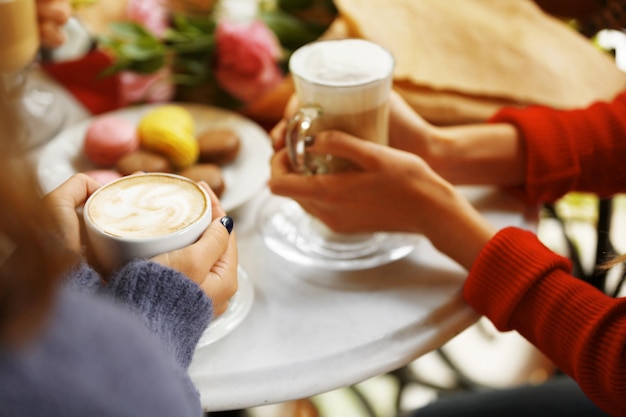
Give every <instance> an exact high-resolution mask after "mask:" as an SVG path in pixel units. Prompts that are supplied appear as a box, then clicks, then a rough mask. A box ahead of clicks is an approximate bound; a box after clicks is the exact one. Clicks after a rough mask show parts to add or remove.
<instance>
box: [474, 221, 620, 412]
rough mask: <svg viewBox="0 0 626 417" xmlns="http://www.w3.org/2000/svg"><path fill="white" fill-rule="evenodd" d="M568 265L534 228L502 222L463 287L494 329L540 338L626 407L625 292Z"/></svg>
mask: <svg viewBox="0 0 626 417" xmlns="http://www.w3.org/2000/svg"><path fill="white" fill-rule="evenodd" d="M569 270H570V262H569V261H568V260H567V259H566V258H563V257H561V256H559V255H557V254H555V253H554V252H552V251H551V250H550V249H548V248H546V247H545V246H544V245H543V244H542V243H541V242H540V241H539V240H538V239H537V237H536V236H535V235H534V234H533V233H530V232H527V231H523V230H521V229H516V228H506V229H503V230H501V231H500V232H498V234H496V236H495V237H494V238H493V239H492V240H491V241H490V242H489V243H488V244H487V245H486V246H485V248H484V249H483V251H482V252H481V254H480V255H479V257H478V259H477V260H476V262H475V263H474V265H473V267H472V269H471V271H470V273H469V277H468V279H467V281H466V283H465V286H464V289H463V295H464V297H465V300H466V301H467V302H468V303H469V304H470V305H471V306H472V307H473V308H474V309H476V310H477V311H478V312H479V313H481V314H484V315H485V316H487V317H488V318H489V319H490V320H491V321H492V322H493V323H494V324H495V326H496V327H497V328H498V329H499V330H501V331H507V330H517V331H518V332H519V333H520V334H521V335H522V336H524V337H525V338H526V339H527V340H529V341H530V342H531V343H533V344H534V345H535V346H537V347H538V348H539V349H540V350H541V351H542V352H543V353H545V354H546V355H547V356H548V357H549V358H550V359H551V360H553V361H554V363H555V364H556V365H557V366H558V367H559V368H560V369H561V370H563V372H566V373H567V374H569V375H570V376H572V377H573V378H574V379H575V380H576V381H577V382H578V383H579V385H580V386H581V388H582V389H583V391H584V392H585V393H586V394H587V396H588V397H589V398H590V399H591V400H592V401H594V402H595V403H596V404H597V405H598V406H599V407H601V408H603V409H604V410H605V411H607V412H608V413H610V414H611V415H620V416H623V415H626V357H625V355H626V299H624V298H612V297H609V296H607V295H605V294H604V293H602V292H601V291H599V290H597V289H596V288H594V287H593V286H591V285H589V284H587V283H585V282H584V281H581V280H579V279H577V278H575V277H573V276H571V275H570V272H569Z"/></svg>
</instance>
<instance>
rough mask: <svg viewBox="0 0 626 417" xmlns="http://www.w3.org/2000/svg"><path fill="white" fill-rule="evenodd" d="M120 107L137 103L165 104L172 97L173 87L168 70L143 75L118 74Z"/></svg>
mask: <svg viewBox="0 0 626 417" xmlns="http://www.w3.org/2000/svg"><path fill="white" fill-rule="evenodd" d="M119 76H120V84H121V87H120V95H121V101H122V105H124V106H127V105H130V104H137V103H165V102H168V101H170V100H171V99H172V97H173V96H174V86H173V85H172V82H171V81H170V79H169V76H170V72H169V70H168V69H165V68H164V69H161V70H159V71H157V72H156V73H154V74H150V75H144V74H137V73H134V72H130V71H123V72H120V75H119Z"/></svg>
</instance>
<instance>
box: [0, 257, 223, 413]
mask: <svg viewBox="0 0 626 417" xmlns="http://www.w3.org/2000/svg"><path fill="white" fill-rule="evenodd" d="M211 316H212V305H211V300H210V299H209V298H207V297H206V295H204V293H203V292H202V291H201V290H200V289H199V288H198V286H197V285H195V284H194V283H193V282H191V281H190V280H189V279H188V278H186V277H185V276H184V275H182V274H180V273H178V272H176V271H174V270H172V269H169V268H166V267H164V266H161V265H159V264H156V263H153V262H149V261H135V262H132V263H130V264H129V265H127V266H126V267H124V268H123V269H121V270H120V271H118V272H117V273H116V274H115V275H114V276H113V277H111V279H110V281H109V283H108V284H107V285H102V284H101V280H100V277H99V276H98V275H97V273H96V272H95V271H94V270H92V269H91V268H89V267H88V266H87V265H85V264H83V265H81V266H80V267H78V268H77V269H76V270H74V271H72V273H71V274H70V279H69V281H68V283H67V285H66V286H64V287H63V288H62V289H61V290H60V292H59V294H58V297H57V304H56V307H55V309H54V311H53V312H52V314H51V315H50V318H49V321H48V323H47V325H46V327H45V328H44V329H43V331H42V332H41V333H40V335H39V336H38V338H37V339H36V340H34V341H33V342H32V343H31V344H29V345H28V346H26V347H25V348H22V349H20V350H19V351H12V350H7V349H6V348H3V347H0V416H2V417H4V416H7V417H9V416H10V417H21V416H24V417H26V416H28V417H37V416H46V417H57V416H59V417H60V416H64V417H74V416H77V417H78V416H80V417H100V416H102V417H104V416H111V417H124V416H137V417H159V416H163V417H186V416H195V417H198V416H201V415H202V410H201V407H200V401H199V395H198V392H197V391H196V389H195V388H194V386H193V385H192V383H191V380H190V379H189V376H188V374H187V368H188V366H189V363H190V362H191V358H192V355H193V351H194V348H195V345H196V343H197V342H198V340H199V338H200V336H201V334H202V332H203V331H204V329H205V328H206V326H207V325H208V323H209V320H210V317H211Z"/></svg>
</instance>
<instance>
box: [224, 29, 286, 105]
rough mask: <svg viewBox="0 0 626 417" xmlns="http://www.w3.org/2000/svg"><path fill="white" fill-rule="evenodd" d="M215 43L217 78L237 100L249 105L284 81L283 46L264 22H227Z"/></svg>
mask: <svg viewBox="0 0 626 417" xmlns="http://www.w3.org/2000/svg"><path fill="white" fill-rule="evenodd" d="M215 42H216V55H217V56H216V67H215V77H216V79H217V82H218V83H219V84H220V86H221V87H222V88H223V89H224V90H226V91H227V92H228V93H229V94H231V95H232V96H233V97H235V98H237V99H239V100H241V101H243V102H244V103H249V102H251V101H254V100H255V99H257V98H259V97H261V96H262V95H263V94H265V93H267V92H268V91H270V90H271V89H273V88H275V87H276V86H277V85H278V84H279V83H280V82H281V80H282V78H283V74H282V73H281V71H280V68H279V67H278V65H277V61H278V59H279V58H280V55H281V49H280V43H279V42H278V39H277V38H276V36H275V35H274V33H273V32H272V31H271V30H270V29H269V28H268V27H267V26H265V24H264V23H263V22H261V21H254V22H252V23H235V22H230V21H226V20H223V21H221V22H220V23H219V24H218V26H217V29H216V31H215Z"/></svg>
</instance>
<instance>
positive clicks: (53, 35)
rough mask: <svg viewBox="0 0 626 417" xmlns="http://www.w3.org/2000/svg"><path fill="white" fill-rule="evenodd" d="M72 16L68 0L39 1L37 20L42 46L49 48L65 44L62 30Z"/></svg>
mask: <svg viewBox="0 0 626 417" xmlns="http://www.w3.org/2000/svg"><path fill="white" fill-rule="evenodd" d="M71 15H72V6H71V4H70V2H69V1H68V0H37V20H38V23H39V38H40V40H41V44H42V45H43V46H45V47H48V48H54V47H57V46H61V45H62V44H63V43H64V42H65V34H64V33H63V31H62V29H63V26H64V25H65V24H66V23H67V21H68V20H69V18H70V16H71Z"/></svg>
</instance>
